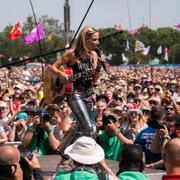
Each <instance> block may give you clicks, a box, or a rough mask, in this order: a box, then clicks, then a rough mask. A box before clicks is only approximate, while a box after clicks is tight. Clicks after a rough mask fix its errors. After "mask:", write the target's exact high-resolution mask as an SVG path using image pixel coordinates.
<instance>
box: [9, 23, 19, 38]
mask: <svg viewBox="0 0 180 180" xmlns="http://www.w3.org/2000/svg"><path fill="white" fill-rule="evenodd" d="M19 26H20V22H17V23H16V24H15V25H14V26H13V28H12V29H11V32H10V33H9V40H11V41H13V40H15V39H17V38H18V37H20V36H21V35H22V31H21V30H20V29H19Z"/></svg>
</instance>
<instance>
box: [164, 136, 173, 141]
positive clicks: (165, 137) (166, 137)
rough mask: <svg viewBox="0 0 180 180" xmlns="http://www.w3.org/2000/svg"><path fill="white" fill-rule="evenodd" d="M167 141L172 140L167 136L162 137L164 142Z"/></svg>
mask: <svg viewBox="0 0 180 180" xmlns="http://www.w3.org/2000/svg"><path fill="white" fill-rule="evenodd" d="M165 139H167V140H170V139H171V138H170V136H169V135H165V136H163V137H162V140H163V141H164V140H165Z"/></svg>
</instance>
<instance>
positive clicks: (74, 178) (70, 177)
mask: <svg viewBox="0 0 180 180" xmlns="http://www.w3.org/2000/svg"><path fill="white" fill-rule="evenodd" d="M105 179H107V180H108V175H107V174H106V176H105ZM54 180H99V178H98V175H97V174H96V172H94V171H92V170H90V169H83V170H82V171H79V170H76V171H72V172H57V173H56V175H55V178H54Z"/></svg>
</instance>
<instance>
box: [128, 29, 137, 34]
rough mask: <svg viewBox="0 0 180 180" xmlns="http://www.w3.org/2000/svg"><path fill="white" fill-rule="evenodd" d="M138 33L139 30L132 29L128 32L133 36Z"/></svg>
mask: <svg viewBox="0 0 180 180" xmlns="http://www.w3.org/2000/svg"><path fill="white" fill-rule="evenodd" d="M138 32H139V29H132V30H130V31H129V33H130V34H132V35H135V34H137V33H138Z"/></svg>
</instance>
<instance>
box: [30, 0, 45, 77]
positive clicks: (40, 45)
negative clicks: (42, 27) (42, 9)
mask: <svg viewBox="0 0 180 180" xmlns="http://www.w3.org/2000/svg"><path fill="white" fill-rule="evenodd" d="M29 1H30V5H31V9H32V12H33V16H34V21H35V25H36V29H37V35H38V44H39V51H40V59H41V62H42V77H43V74H44V67H43V63H44V60H43V58H42V57H41V55H42V44H41V39H40V35H39V28H38V23H37V20H36V14H35V11H34V7H33V4H32V1H31V0H29Z"/></svg>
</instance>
